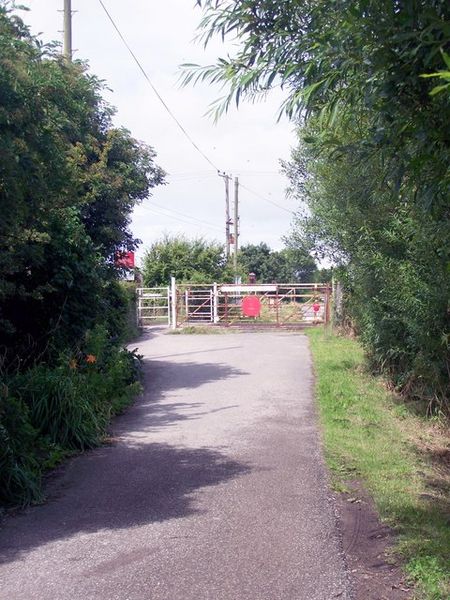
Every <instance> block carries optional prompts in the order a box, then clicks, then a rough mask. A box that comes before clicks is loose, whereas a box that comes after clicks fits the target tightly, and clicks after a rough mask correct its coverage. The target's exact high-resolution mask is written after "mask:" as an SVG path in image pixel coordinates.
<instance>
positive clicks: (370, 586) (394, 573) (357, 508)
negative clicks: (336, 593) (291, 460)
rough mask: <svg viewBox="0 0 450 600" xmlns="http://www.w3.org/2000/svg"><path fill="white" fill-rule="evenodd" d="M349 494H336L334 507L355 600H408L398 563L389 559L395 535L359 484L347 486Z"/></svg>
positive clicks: (355, 482) (407, 590)
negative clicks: (382, 521)
mask: <svg viewBox="0 0 450 600" xmlns="http://www.w3.org/2000/svg"><path fill="white" fill-rule="evenodd" d="M347 487H348V488H349V490H350V492H349V493H342V494H339V495H338V497H337V507H338V515H339V522H340V528H341V532H342V542H343V549H344V554H345V557H346V561H347V566H348V569H349V572H350V577H351V580H352V584H353V590H354V598H355V600H411V599H412V598H413V590H412V588H411V587H410V586H409V585H408V584H407V583H406V577H405V574H404V573H403V571H402V567H401V565H400V564H399V562H398V561H397V562H396V560H395V559H394V558H393V557H392V556H389V554H388V551H389V549H390V548H391V547H392V546H393V545H394V543H395V534H394V532H393V531H392V529H390V528H389V527H387V526H386V525H383V524H382V523H381V522H380V519H379V517H378V515H377V513H376V511H375V508H374V506H373V503H372V501H371V499H370V498H369V496H368V494H367V493H366V492H365V491H364V489H363V488H362V486H361V484H360V483H359V482H357V481H351V482H347Z"/></svg>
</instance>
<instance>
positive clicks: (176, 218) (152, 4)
mask: <svg viewBox="0 0 450 600" xmlns="http://www.w3.org/2000/svg"><path fill="white" fill-rule="evenodd" d="M103 1H104V4H105V5H106V7H107V8H108V10H109V11H110V13H111V15H112V17H113V18H114V20H115V21H116V23H117V25H118V26H119V28H120V29H121V30H122V33H123V35H124V36H125V38H126V39H127V41H128V43H129V44H130V46H131V47H132V49H133V51H134V52H135V54H136V55H137V57H138V58H139V60H140V61H141V63H142V65H143V66H144V69H145V70H146V72H147V73H148V75H149V77H150V79H151V80H152V82H153V84H154V85H155V86H156V88H157V89H158V91H159V92H160V94H161V95H162V96H163V98H164V99H165V101H166V102H167V104H168V105H169V106H170V108H171V109H172V111H173V112H174V113H175V115H176V117H177V118H178V120H179V121H180V122H181V123H182V124H183V126H184V127H185V128H186V129H187V131H188V132H189V134H190V135H191V137H192V138H193V139H194V140H195V142H196V143H197V144H198V145H199V146H200V148H201V149H202V150H203V152H204V153H205V154H206V155H208V157H209V158H210V159H211V161H212V162H213V163H214V164H215V165H217V166H218V168H219V169H221V170H223V171H226V172H228V173H230V174H233V176H239V180H240V182H242V184H243V185H244V186H246V187H248V188H250V189H252V190H254V191H255V192H257V193H259V194H260V195H262V196H264V197H265V198H268V199H269V200H272V201H273V202H276V203H277V204H280V205H281V206H283V207H285V208H286V209H288V210H290V211H292V210H295V208H296V203H295V200H293V199H289V198H286V195H285V189H286V187H287V180H286V178H285V177H284V176H283V175H282V174H280V172H279V171H280V166H279V161H280V159H281V158H284V159H287V158H288V157H289V154H290V151H291V148H292V146H294V145H295V136H294V133H293V126H292V124H291V123H288V122H287V120H285V121H282V122H278V123H277V120H276V117H277V109H278V107H279V105H280V103H281V101H282V97H281V93H280V92H276V93H273V94H272V96H269V97H268V99H267V100H266V101H264V102H260V103H258V104H253V105H249V104H243V105H241V106H240V107H239V110H236V109H234V108H233V109H232V110H231V111H230V112H229V113H228V114H227V115H224V116H223V117H222V118H221V120H220V121H219V123H218V124H214V123H213V121H212V119H211V118H210V117H208V116H205V113H206V112H207V110H208V107H209V105H210V103H211V102H212V101H213V100H214V99H216V98H217V97H218V96H220V95H221V93H223V92H221V90H220V89H218V88H217V87H216V88H214V87H211V86H209V85H206V84H201V85H200V84H198V85H197V86H195V87H193V86H190V87H187V88H186V87H184V88H181V87H180V85H179V75H180V68H179V67H180V65H181V64H182V63H185V62H195V63H200V64H209V63H212V62H214V61H215V59H216V58H217V56H219V55H223V54H224V48H223V46H222V45H221V43H219V42H217V43H215V44H214V45H211V46H210V47H208V48H207V49H206V50H205V49H204V48H203V46H202V45H201V44H200V43H199V42H196V41H195V40H194V38H195V36H196V28H197V25H198V23H199V20H200V17H201V12H200V10H199V9H198V8H197V7H195V1H194V0H128V2H124V1H123V0H103ZM21 4H25V5H27V6H28V7H29V8H30V11H29V12H27V13H21V15H22V18H23V19H24V20H25V22H26V23H27V24H29V25H30V27H31V30H32V32H33V33H35V34H37V33H41V37H42V39H43V40H44V41H50V40H62V33H61V30H62V13H61V12H58V11H60V10H61V9H62V8H63V0H23V1H22V2H21ZM72 9H73V10H74V11H77V12H76V13H75V14H74V17H73V47H74V49H75V50H76V52H75V58H80V59H83V60H88V61H89V64H90V68H91V71H92V73H94V74H96V75H97V76H99V77H100V78H101V79H104V80H105V82H106V83H107V85H108V87H109V88H110V90H111V91H109V92H106V94H105V95H106V98H107V100H108V101H109V102H110V103H111V104H113V105H114V106H115V107H116V108H117V114H116V117H115V124H116V125H121V126H125V127H126V128H128V129H129V130H130V131H131V132H132V134H133V136H134V137H136V138H138V139H139V140H143V141H144V142H146V143H147V144H149V145H151V146H153V148H154V149H155V151H156V153H157V159H156V160H157V163H158V164H159V165H160V166H161V167H162V168H163V169H164V170H165V171H166V172H167V173H168V178H167V181H168V183H167V185H166V186H164V187H159V188H156V189H155V190H154V192H153V196H152V197H151V198H149V199H147V200H145V201H144V202H143V204H142V205H141V206H139V207H138V208H136V210H135V214H134V218H133V225H132V230H133V233H134V235H135V236H136V237H139V238H141V239H142V240H143V244H142V246H141V250H140V252H139V254H142V250H143V249H144V248H145V247H146V246H148V245H150V244H151V243H152V242H153V241H155V240H156V239H158V238H159V237H161V234H162V233H163V232H169V233H176V232H185V233H186V234H187V235H188V236H199V235H201V236H204V237H206V238H208V239H215V240H218V241H220V242H224V228H225V218H224V212H225V208H224V206H225V203H224V184H223V180H222V179H220V178H219V177H218V175H217V174H216V172H215V171H214V169H213V168H212V167H211V166H210V165H209V164H208V162H206V161H205V159H204V158H203V157H202V156H201V155H200V154H199V153H197V152H196V150H195V149H194V148H193V147H192V145H190V143H189V141H188V140H187V139H186V138H185V137H184V136H183V134H182V133H181V131H180V130H179V129H178V127H177V126H176V124H175V123H174V122H173V121H172V120H171V118H170V116H169V115H168V113H167V112H166V111H165V109H164V107H163V106H162V105H161V103H160V102H159V101H158V99H157V98H156V96H155V94H154V92H153V91H152V90H151V88H150V86H149V85H148V83H147V82H146V80H145V79H144V77H143V75H142V73H141V72H140V71H139V69H138V67H137V65H136V64H135V63H134V62H133V59H132V58H131V56H130V55H129V54H128V52H127V50H126V48H125V47H124V45H123V43H122V42H121V40H120V38H119V37H118V35H117V33H116V32H115V31H114V29H113V27H112V25H111V23H110V22H109V21H108V19H107V16H106V14H105V13H104V11H103V9H102V7H101V6H100V4H99V2H98V0H72ZM156 205H157V206H156ZM160 207H163V208H160ZM186 215H187V216H190V217H192V218H187V217H186ZM240 216H241V238H240V244H247V243H258V242H260V241H264V242H267V243H268V244H269V246H271V247H272V248H274V249H279V248H281V247H282V245H283V244H282V241H281V237H282V236H283V235H284V234H286V233H287V232H288V230H289V225H290V221H291V216H292V215H291V214H290V213H289V212H287V211H284V210H282V209H280V208H277V207H275V206H273V205H272V204H270V203H268V202H266V201H264V200H262V199H261V198H258V197H257V196H255V195H253V194H251V193H249V192H248V191H247V190H245V189H243V188H241V189H240ZM200 221H202V222H200Z"/></svg>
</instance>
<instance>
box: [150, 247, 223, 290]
mask: <svg viewBox="0 0 450 600" xmlns="http://www.w3.org/2000/svg"><path fill="white" fill-rule="evenodd" d="M171 277H175V278H176V279H177V281H179V282H180V283H181V282H190V283H207V282H208V283H209V282H211V281H227V280H232V278H233V274H232V271H231V267H230V266H229V265H227V261H226V257H225V249H224V246H223V245H222V244H218V243H217V242H208V241H206V240H205V239H203V238H193V239H190V238H187V237H186V236H183V235H175V236H170V235H164V236H163V237H162V238H161V239H160V240H158V241H156V242H154V243H153V244H152V245H151V246H150V248H148V249H147V251H146V253H145V256H144V261H143V278H144V285H146V286H150V287H152V286H160V285H164V286H165V285H168V284H169V282H170V278H171Z"/></svg>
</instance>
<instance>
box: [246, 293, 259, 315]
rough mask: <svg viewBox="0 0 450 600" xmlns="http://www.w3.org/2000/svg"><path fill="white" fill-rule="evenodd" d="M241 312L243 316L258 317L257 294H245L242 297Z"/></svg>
mask: <svg viewBox="0 0 450 600" xmlns="http://www.w3.org/2000/svg"><path fill="white" fill-rule="evenodd" d="M242 314H243V315H244V317H259V315H260V314H261V300H260V299H259V298H258V296H245V298H242Z"/></svg>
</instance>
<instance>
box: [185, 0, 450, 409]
mask: <svg viewBox="0 0 450 600" xmlns="http://www.w3.org/2000/svg"><path fill="white" fill-rule="evenodd" d="M199 4H200V5H202V7H203V9H204V17H203V20H202V23H201V31H202V35H203V38H204V41H205V43H208V41H209V40H210V39H211V37H212V36H214V35H220V36H231V37H234V38H235V41H236V42H237V43H236V44H235V48H236V51H235V54H234V55H232V56H228V57H226V58H221V59H219V60H218V61H217V63H216V64H214V65H209V66H206V67H204V66H201V67H199V66H196V65H188V66H186V71H185V82H189V81H196V80H199V79H203V80H207V81H214V82H220V83H223V84H225V85H226V86H227V87H228V94H227V95H226V96H225V98H222V99H219V100H218V102H217V104H216V105H215V106H213V111H214V112H215V114H216V116H217V115H219V114H220V113H221V112H223V111H224V110H226V109H227V108H228V107H229V105H230V103H231V101H232V100H234V101H235V102H236V103H239V102H240V100H241V98H243V97H246V98H250V99H254V98H255V97H257V96H258V95H260V94H266V93H267V91H268V90H269V89H270V88H272V87H275V86H282V87H283V89H284V90H285V92H286V101H285V103H284V105H283V106H282V107H281V111H283V112H285V113H287V114H288V115H289V116H290V117H291V118H293V119H295V120H296V121H297V122H298V123H299V138H300V141H299V147H298V149H297V151H296V152H295V154H294V156H293V159H292V161H291V163H290V164H289V165H286V169H287V171H288V173H289V175H290V177H291V181H292V192H293V193H295V194H297V195H298V197H299V199H300V200H301V203H302V206H301V211H300V212H299V215H298V219H297V223H296V226H295V227H294V230H293V232H292V236H291V243H292V244H294V245H297V246H298V247H300V248H308V249H309V248H311V247H312V248H313V249H314V251H315V252H316V254H317V255H322V256H327V257H328V258H332V259H333V260H334V261H335V263H336V264H339V265H342V266H343V267H344V272H345V277H346V279H347V287H348V289H349V290H350V291H351V292H352V294H351V298H352V301H351V302H352V303H351V306H352V314H353V317H354V319H355V321H356V324H357V326H358V328H359V330H360V332H361V335H362V339H363V340H364V342H365V345H366V349H367V351H368V354H369V356H370V358H371V359H372V364H373V365H374V366H377V367H378V368H380V369H382V370H384V371H385V372H387V373H388V374H389V375H390V376H391V377H392V378H393V380H394V381H395V382H396V383H397V384H398V385H399V387H400V388H402V389H404V390H405V391H407V392H409V393H410V394H415V395H417V396H419V397H424V398H426V399H428V401H429V402H430V406H431V407H434V408H438V407H441V408H444V407H445V406H446V407H447V409H448V407H449V405H448V397H449V393H450V390H449V387H448V381H449V378H448V373H449V370H450V360H449V335H450V334H449V332H450V323H449V296H450V294H449V292H450V287H449V285H450V284H449V279H450V277H449V274H450V266H449V265H450V224H449V216H450V215H449V213H450V192H449V190H450V170H449V164H450V137H449V132H450V95H449V94H448V91H447V88H446V87H445V86H446V83H447V81H448V79H447V69H448V64H445V63H446V61H447V58H448V55H449V45H450V4H449V3H448V2H443V1H441V0H413V1H410V2H402V1H399V0H396V1H394V2H392V1H387V0H363V1H361V2H354V1H353V0H343V1H341V2H332V1H331V0H323V1H321V2H310V1H309V0H284V1H282V2H278V1H277V2H275V1H274V0H205V1H200V2H199ZM443 59H444V60H443ZM436 78H438V79H437V80H438V81H440V82H441V83H442V85H440V86H437V87H436Z"/></svg>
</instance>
